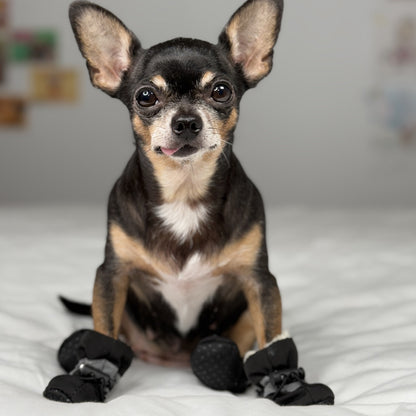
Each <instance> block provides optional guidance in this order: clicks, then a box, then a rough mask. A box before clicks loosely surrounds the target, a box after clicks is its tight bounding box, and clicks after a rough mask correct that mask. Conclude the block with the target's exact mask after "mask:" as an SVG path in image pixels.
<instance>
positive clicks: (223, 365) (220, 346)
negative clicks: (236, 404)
mask: <svg viewBox="0 0 416 416" xmlns="http://www.w3.org/2000/svg"><path fill="white" fill-rule="evenodd" d="M191 367H192V371H193V372H194V374H195V375H196V376H197V377H198V379H199V380H200V381H201V382H202V383H203V384H205V385H206V386H208V387H210V388H211V389H214V390H228V391H231V392H233V393H242V392H243V391H245V390H246V388H247V386H248V380H247V377H246V375H245V372H244V365H243V360H242V358H241V356H240V352H239V350H238V347H237V344H235V343H234V342H233V341H231V340H230V339H228V338H223V337H219V336H217V335H212V336H210V337H207V338H204V339H203V340H202V341H201V342H200V343H199V344H198V345H197V347H196V348H195V350H194V351H193V352H192V355H191Z"/></svg>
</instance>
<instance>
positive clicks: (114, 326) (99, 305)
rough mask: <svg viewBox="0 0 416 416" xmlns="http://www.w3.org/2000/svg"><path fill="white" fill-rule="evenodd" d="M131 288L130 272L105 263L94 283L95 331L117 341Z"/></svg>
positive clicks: (93, 311) (93, 309)
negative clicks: (128, 291) (129, 287)
mask: <svg viewBox="0 0 416 416" xmlns="http://www.w3.org/2000/svg"><path fill="white" fill-rule="evenodd" d="M128 286H129V276H128V271H127V270H124V268H121V267H118V268H115V267H114V266H112V265H110V264H108V263H106V262H104V263H103V264H102V265H101V266H100V267H99V268H98V269H97V274H96V277H95V283H94V293H93V302H92V316H93V320H94V329H95V331H97V332H99V333H101V334H103V335H106V336H108V337H112V338H115V339H117V338H118V335H119V331H120V326H121V320H122V317H123V312H124V307H125V304H126V297H127V290H128Z"/></svg>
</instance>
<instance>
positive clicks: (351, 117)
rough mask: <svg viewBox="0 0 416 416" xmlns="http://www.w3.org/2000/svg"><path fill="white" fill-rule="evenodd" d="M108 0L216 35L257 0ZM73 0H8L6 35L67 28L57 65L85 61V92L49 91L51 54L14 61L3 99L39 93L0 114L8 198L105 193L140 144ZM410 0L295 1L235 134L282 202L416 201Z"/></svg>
mask: <svg viewBox="0 0 416 416" xmlns="http://www.w3.org/2000/svg"><path fill="white" fill-rule="evenodd" d="M97 2H98V3H99V4H101V5H102V6H104V7H106V8H109V9H110V10H112V11H113V12H114V13H115V14H116V15H118V16H119V17H120V18H121V19H122V20H123V21H124V22H125V23H126V25H127V26H128V27H129V28H130V29H132V30H133V31H134V32H135V33H136V34H137V35H138V37H139V39H140V40H141V41H142V45H143V46H144V47H150V46H151V45H153V44H155V43H158V42H161V41H164V40H166V39H168V38H171V37H176V36H187V37H199V38H202V39H205V40H208V41H211V42H214V43H215V42H216V39H217V36H218V34H219V33H220V31H221V29H222V27H223V26H224V25H225V23H226V22H227V20H228V18H229V17H230V16H231V14H232V13H233V12H234V10H235V9H236V8H237V7H238V6H239V5H240V4H242V2H243V0H227V1H224V0H209V1H202V0H174V1H168V0H152V1H144V0H120V1H117V2H115V1H111V0H97ZM69 3H70V1H69V0H53V1H50V0H36V1H33V0H9V2H8V6H9V10H8V12H7V13H8V19H7V20H8V22H7V26H8V27H5V26H6V25H3V26H4V27H3V29H1V30H2V31H3V35H2V36H3V37H5V36H9V35H10V34H12V33H13V32H14V31H15V30H22V29H24V30H38V29H45V28H46V29H50V30H52V31H55V32H56V53H55V56H54V57H53V63H49V64H48V65H49V66H55V67H58V68H63V69H70V70H71V71H75V74H77V75H75V78H73V79H72V81H74V79H75V81H76V82H78V83H79V98H78V99H76V98H75V100H72V101H71V100H69V101H68V100H67V101H68V102H67V101H65V100H63V102H62V100H55V101H53V100H48V99H46V100H42V99H37V100H35V99H34V97H33V94H35V93H34V92H33V89H34V87H33V86H32V85H31V79H32V78H33V74H32V72H33V71H34V70H36V68H38V66H39V63H33V62H9V63H7V64H6V65H5V64H3V66H4V80H3V82H2V83H1V84H0V99H1V97H3V98H4V97H6V98H7V97H10V96H12V97H15V96H18V97H23V99H24V100H26V99H27V98H29V101H28V103H27V109H26V114H25V118H26V120H25V121H24V126H13V127H11V126H3V127H1V126H0V203H1V204H13V203H20V204H30V203H36V204H46V203H74V204H77V203H100V204H104V203H105V200H106V198H107V195H108V192H109V190H110V189H111V186H112V184H113V183H114V181H115V179H116V178H117V177H118V175H119V174H120V173H121V171H122V169H123V168H124V165H125V163H126V162H127V160H128V158H129V156H130V154H131V153H132V151H133V150H134V148H133V145H132V140H133V139H132V133H131V128H130V125H129V118H128V113H127V110H126V109H125V108H124V107H123V105H122V104H121V103H119V102H118V101H116V100H113V99H111V98H109V97H108V96H106V95H105V94H103V93H102V92H100V91H98V90H95V89H94V88H92V86H91V85H90V83H89V79H88V75H87V71H86V69H85V65H84V61H83V60H82V58H81V55H80V54H79V51H78V49H77V46H76V44H75V41H74V39H73V35H72V32H71V29H70V25H69V22H68V18H67V10H68V5H69ZM392 8H394V12H392ZM399 9H400V10H402V11H400V10H399ZM405 9H406V10H405ZM409 10H410V12H412V11H416V1H415V0H385V1H384V0H365V1H357V0H355V1H351V0H337V1H334V0H313V1H311V0H286V5H285V14H284V19H283V26H282V31H281V35H280V39H279V42H278V45H277V48H276V52H275V67H274V70H273V72H272V74H271V75H270V76H269V77H268V78H267V79H265V80H263V81H262V82H261V83H260V84H259V86H258V87H257V88H256V89H254V90H251V91H249V92H248V93H247V94H246V96H245V97H244V99H243V102H242V107H241V117H240V122H239V126H238V129H237V136H236V137H237V140H236V145H235V151H236V153H237V154H238V156H239V157H240V159H241V161H242V163H243V165H244V167H245V168H246V170H247V172H248V173H249V175H250V176H251V177H252V179H253V180H254V182H255V183H256V184H258V186H259V188H260V189H261V191H262V192H263V195H264V198H265V200H266V203H267V204H268V206H272V205H304V206H317V207H337V206H339V207H391V206H398V207H416V143H415V137H414V133H416V129H415V130H414V131H413V130H412V129H413V128H414V127H416V124H415V125H412V122H413V121H414V120H415V118H416V117H415V116H416V112H415V113H413V112H412V111H413V107H412V106H413V104H414V103H413V102H412V100H413V98H412V95H410V96H408V94H409V91H410V90H411V86H412V85H416V46H415V49H414V52H415V60H414V62H413V63H414V64H415V65H414V68H413V66H412V65H413V64H412V56H410V58H409V61H408V62H407V61H406V65H405V66H406V69H407V70H408V73H407V72H406V74H401V69H400V68H399V67H400V65H399V64H398V65H396V63H395V62H393V58H392V57H393V55H394V54H395V48H396V49H397V48H398V52H397V53H398V54H399V52H400V51H399V49H400V47H399V46H400V45H399V43H400V42H402V43H403V45H405V44H406V45H407V46H406V48H407V50H408V53H410V55H411V52H409V51H411V50H412V47H413V46H412V39H413V35H412V33H413V32H412V30H413V29H412V20H411V13H410V15H409ZM395 13H396V14H397V16H396V14H395ZM400 13H402V15H403V14H405V15H407V16H410V20H409V23H408V24H407V29H406V27H405V26H406V24H405V23H403V22H401V23H400V24H399V23H398V22H399V19H400V18H401V17H400V16H399V15H400ZM391 16H394V19H396V21H393V22H392V21H390V20H391V19H392V17H391ZM415 21H416V20H415ZM395 25H396V26H397V27H396V26H395ZM400 25H402V26H403V25H404V26H403V27H404V29H402V32H403V33H404V34H403V33H402V34H400V30H399V26H400ZM406 30H407V32H406ZM5 32H7V33H8V35H7V34H6V35H5V34H4V33H5ZM406 33H407V34H406ZM415 33H416V32H415ZM400 36H402V38H403V39H405V40H404V41H403V40H400V39H401V38H400ZM406 36H407V37H406ZM414 40H415V42H416V35H415V37H414ZM406 42H407V43H406ZM415 45H416V43H415ZM403 48H404V49H406V48H405V46H403ZM390 54H391V55H390ZM399 55H400V54H399ZM399 55H398V56H399ZM394 56H395V55H394ZM400 56H402V55H400ZM406 56H407V55H406ZM411 67H412V68H413V69H414V72H412V70H411V69H409V68H411ZM383 68H384V69H383ZM389 68H390V69H391V71H390V72H389ZM395 71H396V72H395ZM76 77H78V78H76ZM397 85H399V87H398V86H397ZM74 88H75V87H74ZM395 88H396V90H395ZM400 88H401V89H400ZM398 91H399V92H398ZM400 91H402V93H403V91H404V93H403V94H404V98H403V94H402V95H400ZM395 94H396V95H395ZM406 94H407V95H406ZM415 94H416V93H415ZM69 95H70V94H69ZM397 96H399V98H397ZM406 97H407V98H406ZM409 97H410V98H409ZM415 97H416V95H415ZM415 102H416V101H415ZM391 107H394V108H393V109H392V108H391ZM1 111H5V110H4V108H3V110H2V107H1V106H0V112H1ZM396 113H397V114H396ZM0 118H1V116H0Z"/></svg>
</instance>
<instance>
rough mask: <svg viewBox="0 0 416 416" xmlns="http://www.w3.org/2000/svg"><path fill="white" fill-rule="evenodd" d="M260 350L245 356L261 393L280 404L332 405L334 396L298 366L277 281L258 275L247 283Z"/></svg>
mask: <svg viewBox="0 0 416 416" xmlns="http://www.w3.org/2000/svg"><path fill="white" fill-rule="evenodd" d="M244 290H245V294H246V297H247V301H248V305H249V310H250V313H251V315H252V319H253V324H254V329H255V332H256V338H257V344H258V350H257V351H250V352H248V353H247V354H246V355H245V359H244V370H245V373H246V375H247V378H248V379H249V381H250V382H252V383H253V384H255V385H257V387H258V391H259V393H260V394H261V395H262V396H263V397H266V398H268V399H271V400H273V401H274V402H275V403H277V404H280V405H284V406H287V405H312V404H333V403H334V394H333V392H332V391H331V389H330V388H329V387H327V386H325V385H323V384H309V383H307V382H306V381H305V372H304V370H303V369H302V368H299V367H298V353H297V349H296V345H295V343H294V341H293V339H292V338H290V336H289V334H288V333H287V332H284V333H282V325H281V320H282V319H281V317H282V312H281V309H282V308H281V301H280V294H279V289H278V287H277V284H276V281H275V278H274V277H273V276H272V275H271V274H270V273H269V272H265V273H262V274H260V273H258V274H257V275H256V276H255V279H252V280H251V279H250V280H248V281H247V282H246V284H245V289H244Z"/></svg>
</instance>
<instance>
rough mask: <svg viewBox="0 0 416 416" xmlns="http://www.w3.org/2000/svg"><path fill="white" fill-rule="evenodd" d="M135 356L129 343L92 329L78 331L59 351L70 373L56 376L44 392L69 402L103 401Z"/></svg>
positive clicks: (51, 396)
mask: <svg viewBox="0 0 416 416" xmlns="http://www.w3.org/2000/svg"><path fill="white" fill-rule="evenodd" d="M132 359H133V351H132V350H131V348H130V347H129V346H128V345H126V344H125V343H123V342H121V341H118V340H115V339H113V338H110V337H107V336H105V335H102V334H100V333H98V332H95V331H92V330H80V331H76V332H74V333H73V334H72V335H71V336H70V337H68V338H67V339H66V340H65V341H64V342H63V344H62V345H61V347H60V349H59V352H58V361H59V363H60V364H61V366H62V367H63V368H64V370H65V371H67V372H68V373H69V374H65V375H61V376H57V377H54V378H53V379H52V380H51V381H50V382H49V384H48V386H47V387H46V389H45V391H44V392H43V395H44V396H45V397H46V398H47V399H50V400H55V401H59V402H66V403H81V402H103V401H104V400H105V398H106V395H107V394H108V392H109V391H110V390H111V389H112V388H113V387H114V385H115V384H116V382H117V380H118V379H119V378H120V377H121V376H122V375H123V374H124V373H125V372H126V370H127V369H128V368H129V367H130V364H131V361H132Z"/></svg>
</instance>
